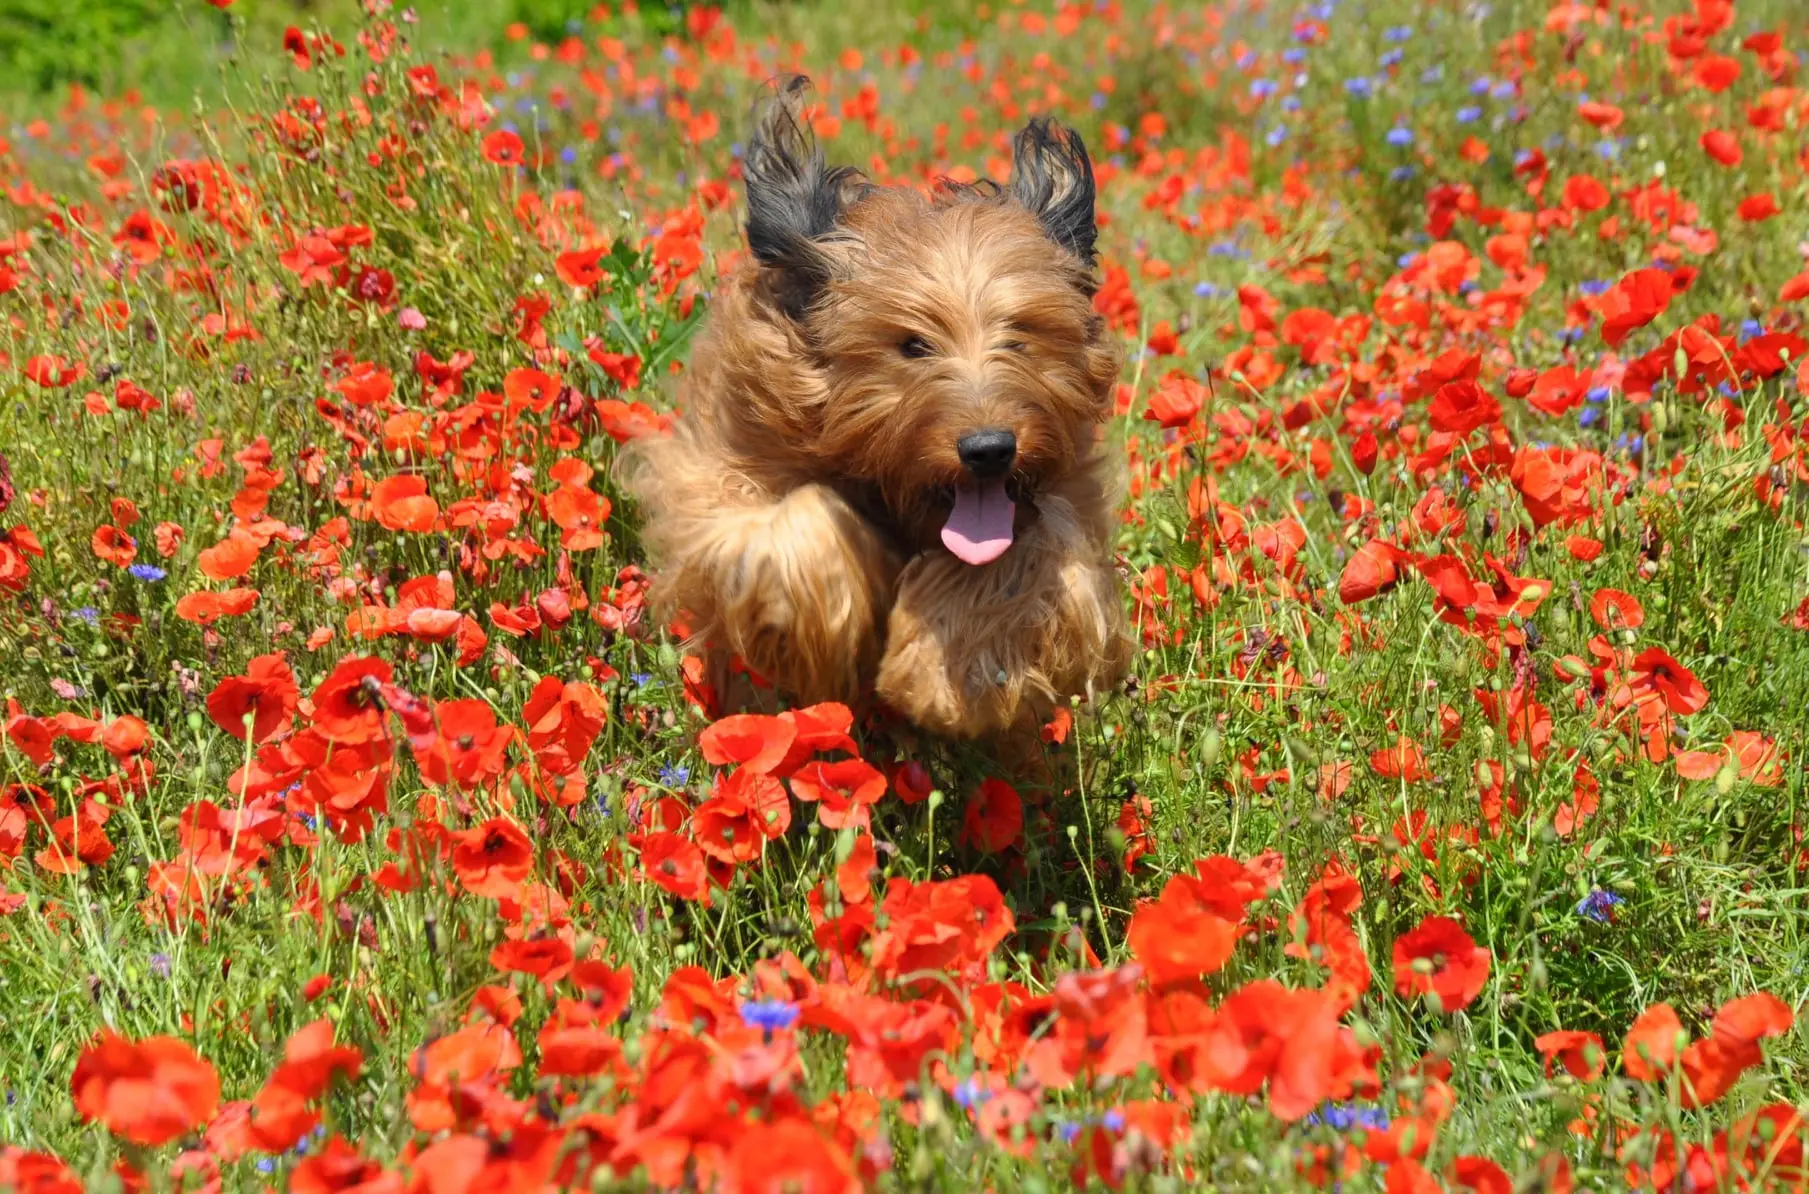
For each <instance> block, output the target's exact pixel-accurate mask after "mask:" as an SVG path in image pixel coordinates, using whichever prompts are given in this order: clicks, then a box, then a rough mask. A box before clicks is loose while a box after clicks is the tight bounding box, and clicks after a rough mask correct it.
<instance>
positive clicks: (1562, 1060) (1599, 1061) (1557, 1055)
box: [1533, 1030, 1608, 1082]
mask: <svg viewBox="0 0 1809 1194" xmlns="http://www.w3.org/2000/svg"><path fill="white" fill-rule="evenodd" d="M1533 1047H1534V1048H1535V1049H1537V1050H1539V1052H1540V1054H1541V1055H1542V1056H1544V1058H1545V1076H1546V1077H1547V1078H1549V1077H1551V1070H1552V1063H1553V1062H1557V1063H1558V1064H1561V1065H1562V1066H1563V1067H1564V1071H1565V1072H1566V1073H1568V1074H1569V1075H1570V1076H1571V1077H1573V1078H1579V1079H1581V1080H1583V1081H1584V1082H1589V1081H1592V1080H1593V1079H1596V1078H1599V1077H1601V1074H1602V1070H1603V1069H1604V1068H1605V1067H1606V1066H1607V1064H1608V1054H1607V1051H1606V1050H1605V1049H1603V1048H1602V1038H1601V1037H1599V1036H1597V1035H1596V1034H1595V1033H1593V1032H1573V1031H1569V1030H1565V1031H1559V1032H1548V1033H1546V1034H1545V1035H1544V1036H1542V1037H1540V1038H1539V1039H1538V1040H1536V1041H1534V1042H1533Z"/></svg>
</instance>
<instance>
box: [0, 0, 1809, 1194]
mask: <svg viewBox="0 0 1809 1194" xmlns="http://www.w3.org/2000/svg"><path fill="white" fill-rule="evenodd" d="M183 6H188V7H189V8H192V14H193V20H194V21H195V22H196V24H195V26H194V27H195V28H196V29H197V30H200V29H206V30H208V31H210V32H209V33H208V38H210V39H212V40H210V41H208V42H207V44H206V45H204V46H203V45H200V44H199V43H197V45H198V48H197V49H196V62H202V63H204V64H205V63H213V66H211V67H209V68H208V69H215V68H217V71H218V74H219V78H218V79H217V80H216V81H215V82H213V83H210V84H209V88H208V92H207V96H206V97H205V99H202V100H187V101H185V100H183V99H181V98H176V99H171V100H167V101H160V102H159V104H158V106H151V104H150V103H149V102H148V101H147V100H146V99H145V98H144V97H142V96H136V95H132V94H124V95H115V94H112V93H111V92H109V91H106V90H98V91H96V90H82V89H77V88H63V89H61V90H59V91H57V92H55V93H53V94H38V95H35V96H31V97H24V98H21V100H20V101H19V105H18V109H17V110H18V115H17V116H16V118H15V119H14V120H13V121H12V123H11V124H10V125H8V126H7V127H4V128H0V185H3V188H4V189H3V190H0V238H3V239H0V318H3V320H4V324H3V326H0V695H3V696H4V698H5V703H6V708H5V710H4V713H3V725H0V730H3V732H0V1091H3V1092H4V1099H3V1100H0V1190H14V1189H16V1190H19V1191H32V1192H34V1194H36V1192H44V1194H49V1192H52V1191H77V1190H82V1189H121V1190H130V1191H137V1190H215V1189H221V1190H261V1189H285V1190H290V1191H296V1192H299V1194H320V1192H325V1191H338V1190H358V1191H367V1192H378V1191H381V1192H392V1191H404V1190H408V1191H417V1190H418V1191H426V1192H432V1194H449V1192H457V1191H474V1192H478V1194H502V1192H504V1191H515V1190H542V1189H591V1190H613V1189H622V1190H630V1189H689V1190H697V1191H704V1192H711V1191H721V1192H725V1194H728V1192H752V1191H772V1192H778V1191H798V1192H812V1194H815V1192H823V1191H834V1192H842V1191H852V1190H856V1189H861V1188H872V1189H876V1190H898V1191H907V1190H922V1191H931V1190H979V1189H996V1190H1026V1191H1048V1190H1066V1189H1076V1190H1078V1189H1084V1188H1092V1187H1101V1186H1103V1187H1106V1188H1111V1189H1128V1190H1146V1191H1165V1190H1180V1189H1191V1188H1201V1189H1227V1190H1230V1189H1247V1190H1253V1191H1255V1190H1261V1191H1269V1190H1294V1189H1302V1190H1304V1189H1309V1188H1337V1189H1341V1190H1347V1191H1348V1190H1387V1191H1390V1192H1408V1191H1413V1192H1419V1191H1436V1190H1452V1191H1457V1190H1474V1191H1481V1192H1485V1194H1504V1192H1506V1191H1510V1190H1529V1191H1530V1190H1540V1191H1565V1190H1609V1189H1618V1188H1625V1187H1635V1188H1641V1189H1647V1188H1651V1189H1659V1190H1673V1189H1676V1190H1696V1191H1700V1190H1714V1189H1726V1190H1733V1189H1770V1188H1790V1189H1801V1188H1803V1187H1804V1186H1805V1185H1806V1184H1809V1159H1806V1157H1805V1142H1806V1141H1809V1122H1806V1120H1805V1117H1809V1102H1806V1101H1805V1100H1809V1083H1806V1082H1805V1074H1804V1069H1803V1067H1804V1066H1805V1065H1806V1064H1809V1033H1806V1032H1805V1031H1804V1030H1803V1029H1800V1028H1798V1027H1796V1025H1795V1020H1796V1017H1797V1011H1798V1008H1799V1005H1800V1004H1801V1002H1802V1001H1803V1000H1804V998H1805V996H1806V993H1809V902H1806V897H1809V842H1805V841H1804V840H1803V838H1804V831H1805V828H1806V827H1809V807H1802V806H1799V803H1798V802H1799V801H1801V800H1803V799H1804V796H1805V789H1806V787H1809V771H1806V770H1805V760H1809V741H1805V729H1806V727H1809V538H1806V537H1805V534H1804V530H1803V524H1804V519H1805V516H1806V515H1809V399H1806V395H1809V365H1806V364H1805V353H1806V352H1809V339H1806V338H1805V333H1804V316H1805V303H1806V302H1809V202H1806V196H1809V184H1806V175H1809V148H1806V147H1809V137H1806V136H1805V129H1806V127H1809V89H1806V87H1805V79H1804V71H1803V57H1804V53H1805V50H1809V18H1806V17H1805V15H1804V11H1803V9H1802V8H1801V7H1800V5H1799V4H1798V2H1797V0H1738V3H1733V2H1730V0H1693V3H1686V2H1685V0H1602V2H1601V3H1568V2H1557V3H1545V2H1542V0H1489V2H1484V0H1436V2H1433V3H1426V4H1412V3H1406V2H1405V0H1306V2H1304V3H1295V2H1294V0H1213V2H1204V3H1172V4H1168V3H1142V2H1135V3H1134V2H1131V0H1084V2H1073V3H1062V4H1058V5H1056V6H1054V7H1051V6H1050V5H1049V4H1048V2H1047V0H1025V2H1023V3H1017V2H1014V0H1004V2H1001V0H989V2H987V3H969V2H968V0H936V2H934V3H930V4H927V5H923V4H919V5H911V6H890V5H881V6H873V7H869V6H864V5H859V4H834V3H828V2H827V0H804V2H801V3H791V4H745V3H743V4H735V5H732V6H731V7H730V8H729V9H728V10H727V11H723V10H718V9H715V8H710V7H704V6H701V5H698V6H691V7H689V8H688V9H687V10H683V11H679V10H671V11H668V10H666V9H664V8H659V9H657V10H656V9H654V8H652V7H649V8H646V9H642V10H637V9H636V8H635V6H634V5H633V4H632V3H627V4H624V3H619V2H617V0H606V2H605V3H601V4H598V5H596V6H595V7H594V8H590V9H588V10H586V9H584V8H583V6H574V7H573V12H572V14H570V15H571V20H570V21H569V22H565V21H564V20H563V18H561V20H558V21H553V22H550V23H549V22H546V21H538V22H530V23H528V24H518V25H510V24H509V21H511V20H512V19H514V15H515V14H513V13H512V12H511V11H510V10H508V9H507V7H506V6H503V5H500V4H499V5H497V6H496V7H497V19H496V21H495V22H494V25H495V27H494V29H492V30H490V40H488V41H483V40H482V39H478V40H476V41H473V42H472V44H469V45H465V46H462V47H461V46H460V45H458V44H455V43H453V42H452V41H450V40H449V35H448V33H447V31H446V30H445V29H444V28H442V27H441V26H442V25H443V24H444V17H443V14H442V15H439V16H436V14H435V13H434V12H433V11H431V10H430V8H428V7H423V8H422V9H421V11H420V12H419V13H416V12H415V11H413V10H405V9H403V8H402V7H392V5H391V3H390V2H389V0H363V11H358V10H357V9H355V8H353V7H352V6H351V5H350V4H346V5H344V6H342V7H334V6H332V5H320V6H314V7H308V6H302V7H296V8H294V9H292V10H289V9H279V8H278V7H277V0H240V2H239V3H238V4H236V5H235V4H233V3H232V0H211V6H210V4H207V3H203V2H202V0H176V2H175V3H173V4H172V5H171V6H170V8H171V9H172V10H174V9H179V8H182V7H183ZM517 7H518V8H522V9H532V8H533V7H534V6H533V5H519V6H517ZM260 8H261V11H258V12H256V13H251V12H249V11H248V10H253V9H260ZM472 8H473V11H474V12H478V15H479V16H481V15H482V13H481V11H480V10H482V11H487V10H486V9H484V6H483V5H474V6H472ZM284 12H287V13H289V16H288V17H285V16H283V15H282V13H284ZM273 13H275V14H276V17H275V20H274V22H273V19H272V18H273ZM291 18H292V19H293V20H294V21H295V22H296V23H295V24H293V25H290V26H288V27H287V28H286V29H284V28H279V26H283V25H285V24H286V22H287V20H288V19H291ZM182 19H185V20H186V19H188V17H186V16H185V17H183V18H182ZM460 20H461V24H460V29H461V30H467V31H468V30H469V29H470V28H472V27H473V26H474V23H476V22H477V17H474V16H473V12H466V13H464V15H463V16H462V17H461V18H460ZM316 22H318V23H316ZM235 29H236V30H237V31H238V33H237V36H236V38H235V40H234V42H233V44H232V46H231V47H230V51H229V52H228V51H226V50H219V47H218V46H217V45H216V43H217V42H218V40H219V39H220V37H221V36H222V32H221V31H231V30H235ZM197 36H199V35H197ZM461 36H463V34H461ZM216 50H218V51H219V52H218V54H217V55H216ZM216 57H217V61H216ZM182 65H183V69H191V68H193V67H194V65H195V64H194V63H184V64H182ZM174 66H175V64H174V63H172V69H174ZM791 71H802V72H804V73H806V74H809V75H811V76H812V77H813V78H814V79H815V81H816V85H817V91H816V98H815V100H814V102H813V107H812V108H811V109H810V119H811V123H812V125H813V127H814V131H815V133H816V136H817V137H818V139H819V140H820V141H821V143H822V144H823V145H824V146H825V148H826V149H827V150H828V152H829V154H830V155H831V157H832V158H834V159H837V160H841V161H846V162H850V163H852V164H855V165H857V166H859V167H861V168H862V169H864V170H865V171H866V172H867V173H868V174H869V175H870V176H872V177H873V178H874V179H876V180H878V181H882V182H886V183H895V184H901V185H912V186H923V187H929V186H934V185H936V183H937V180H938V179H943V178H952V179H955V180H971V179H974V178H976V177H983V176H984V177H993V178H1002V177H1003V176H1004V175H1005V173H1006V172H1007V170H1008V168H1009V157H1008V155H1009V139H1010V136H1011V134H1012V133H1013V132H1014V131H1015V130H1016V129H1017V128H1019V127H1020V126H1021V125H1022V124H1023V123H1024V121H1025V120H1026V119H1027V118H1028V117H1029V116H1031V115H1036V114H1053V115H1056V116H1058V117H1060V118H1061V119H1062V120H1064V121H1067V122H1068V123H1070V124H1072V125H1073V126H1074V127H1075V128H1077V129H1078V130H1079V131H1080V132H1081V134H1082V135H1083V136H1084V138H1085V139H1086V142H1087V144H1088V146H1089V148H1090V149H1091V151H1092V153H1093V157H1094V161H1095V165H1096V169H1097V173H1098V177H1099V183H1100V199H1099V207H1100V214H1099V218H1100V224H1101V234H1100V242H1099V243H1100V249H1101V258H1102V260H1101V285H1100V289H1099V291H1098V294H1097V298H1096V305H1097V308H1098V310H1099V311H1100V312H1101V313H1102V315H1104V316H1105V318H1106V319H1107V320H1109V321H1110V323H1111V325H1112V326H1113V327H1114V328H1115V329H1116V332H1117V333H1118V334H1119V335H1121V336H1122V337H1123V339H1124V342H1125V344H1126V347H1127V350H1128V351H1127V360H1128V362H1129V363H1128V365H1127V367H1126V371H1125V374H1124V376H1123V378H1122V382H1121V385H1120V387H1119V390H1118V401H1117V415H1116V416H1115V417H1114V419H1113V420H1112V423H1111V425H1110V426H1109V428H1108V429H1107V434H1108V435H1109V436H1110V437H1111V439H1112V442H1113V443H1114V444H1115V445H1117V446H1118V448H1119V450H1120V451H1121V453H1122V456H1123V458H1124V461H1125V464H1126V470H1127V473H1128V477H1129V483H1128V488H1129V496H1128V499H1127V503H1126V505H1125V508H1124V510H1123V519H1122V531H1121V534H1120V536H1119V540H1118V558H1119V562H1120V566H1121V568H1122V572H1123V575H1124V577H1125V580H1126V591H1127V597H1126V600H1127V602H1129V603H1130V607H1131V610H1132V612H1133V614H1134V619H1135V625H1136V630H1137V634H1138V636H1139V638H1140V643H1139V646H1140V653H1139V655H1138V659H1137V663H1136V666H1135V669H1134V671H1135V674H1134V676H1133V678H1132V679H1131V680H1129V681H1128V682H1127V683H1126V684H1125V685H1124V686H1123V687H1122V688H1121V689H1119V690H1117V691H1115V692H1112V693H1109V694H1101V696H1100V697H1099V698H1098V699H1096V700H1094V701H1091V702H1087V703H1077V704H1076V705H1075V706H1074V707H1073V708H1072V709H1067V710H1062V711H1060V712H1059V713H1058V715H1057V716H1056V718H1055V719H1054V720H1053V721H1052V722H1050V723H1049V724H1048V725H1047V726H1046V727H1044V729H1043V735H1042V736H1043V739H1044V743H1045V746H1046V750H1047V752H1048V755H1049V759H1048V761H1047V765H1046V766H1044V767H1042V768H1038V769H1035V770H1034V772H1033V773H1025V772H1024V771H1023V769H1021V768H1019V769H1016V770H1012V769H1007V768H1005V767H1003V766H1001V765H1000V763H999V762H998V761H997V760H996V759H995V758H993V757H991V756H990V754H989V752H988V750H987V749H986V748H985V747H983V746H973V745H951V744H947V743H941V742H938V741H936V740H933V739H930V738H926V737H923V736H920V735H917V734H914V733H912V732H911V731H910V730H909V728H908V727H906V726H904V725H901V724H899V723H898V722H897V721H896V719H889V718H888V716H887V715H886V713H885V711H884V710H883V709H878V708H867V707H862V708H846V707H842V706H839V705H835V706H831V705H818V706H814V707H810V708H803V709H794V710H789V711H785V712H782V713H779V714H776V715H774V714H759V713H756V714H737V713H736V712H735V711H734V710H733V709H728V708H724V707H723V705H722V704H721V701H720V696H719V694H718V693H717V692H715V691H713V690H712V688H711V685H710V682H709V679H708V675H707V673H706V671H705V669H704V668H703V667H702V665H701V661H700V660H699V659H698V658H696V657H695V656H694V655H692V654H690V653H688V652H687V650H686V648H685V645H684V641H685V636H684V634H683V629H684V628H683V626H682V625H674V624H672V623H671V622H669V621H667V620H665V619H663V618H662V617H661V616H659V615H658V614H656V613H655V612H654V611H653V610H651V609H650V608H649V607H648V605H647V587H648V582H649V576H648V574H647V573H646V572H645V571H644V570H643V569H644V565H645V560H644V557H643V556H642V553H641V551H640V548H639V545H638V543H637V536H636V526H637V518H636V512H635V510H634V509H633V508H632V505H631V503H629V502H628V501H627V500H626V498H625V497H624V495H623V494H622V493H621V492H620V491H619V489H618V488H617V486H616V483H615V481H614V479H613V474H612V471H611V468H612V462H613V460H614V457H615V454H616V452H617V450H618V448H619V447H620V445H622V444H624V443H626V442H628V441H630V440H632V439H634V438H635V437H638V436H647V435H658V434H662V433H663V431H664V430H665V429H666V428H667V427H668V426H670V425H671V423H672V422H673V421H674V420H678V419H683V418H684V412H683V411H682V410H679V409H675V405H674V381H675V379H676V377H677V376H678V375H680V374H681V373H682V371H683V368H684V362H685V360H686V355H687V350H688V344H689V341H690V338H691V335H692V333H693V331H694V330H695V328H696V326H697V324H698V321H699V320H700V318H702V316H703V315H704V313H705V312H706V310H707V309H708V306H709V302H710V295H711V288H712V286H713V285H714V284H715V281H716V279H717V278H719V277H720V276H721V275H722V273H723V272H724V270H725V269H726V268H727V267H729V266H730V265H732V264H733V262H734V261H736V260H737V259H738V257H739V255H740V254H741V253H743V252H744V249H743V248H742V245H741V241H740V236H741V232H740V218H741V216H740V211H741V196H740V190H739V182H738V167H737V156H738V154H739V152H740V148H741V146H740V141H741V139H742V138H743V137H744V136H745V133H746V118H747V112H748V109H749V105H750V104H751V102H752V101H753V99H754V97H755V95H756V93H757V91H758V88H759V87H760V85H761V84H762V83H764V82H765V81H766V80H768V79H770V78H772V77H774V76H777V75H780V74H782V73H786V72H791ZM1052 777H1053V778H1052ZM1799 1107H1800V1108H1802V1110H1799Z"/></svg>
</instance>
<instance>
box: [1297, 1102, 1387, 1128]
mask: <svg viewBox="0 0 1809 1194" xmlns="http://www.w3.org/2000/svg"><path fill="white" fill-rule="evenodd" d="M1303 1122H1305V1123H1308V1124H1323V1125H1324V1126H1325V1127H1328V1128H1330V1129H1332V1130H1333V1131H1335V1132H1348V1131H1350V1130H1351V1129H1352V1128H1363V1129H1365V1130H1366V1131H1371V1132H1386V1131H1387V1130H1388V1123H1389V1119H1388V1113H1387V1112H1386V1111H1384V1110H1382V1109H1381V1108H1380V1107H1365V1106H1364V1105H1363V1104H1361V1103H1327V1104H1326V1105H1325V1106H1323V1107H1321V1108H1319V1109H1318V1110H1316V1111H1312V1112H1309V1113H1308V1114H1307V1117H1306V1119H1305V1120H1304V1121H1303Z"/></svg>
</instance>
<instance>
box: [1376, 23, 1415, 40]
mask: <svg viewBox="0 0 1809 1194" xmlns="http://www.w3.org/2000/svg"><path fill="white" fill-rule="evenodd" d="M1412 37H1413V26H1412V25H1390V26H1389V27H1388V28H1386V29H1384V30H1382V40H1383V41H1407V40H1409V39H1411V38H1412Z"/></svg>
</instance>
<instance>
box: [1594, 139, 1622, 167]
mask: <svg viewBox="0 0 1809 1194" xmlns="http://www.w3.org/2000/svg"><path fill="white" fill-rule="evenodd" d="M1595 153H1596V156H1597V157H1599V158H1601V159H1602V160H1603V161H1607V162H1612V161H1613V160H1614V159H1616V158H1618V157H1620V156H1621V143H1620V142H1619V141H1617V140H1615V139H1614V138H1612V137H1610V138H1609V139H1608V140H1606V141H1597V142H1596V143H1595Z"/></svg>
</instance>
